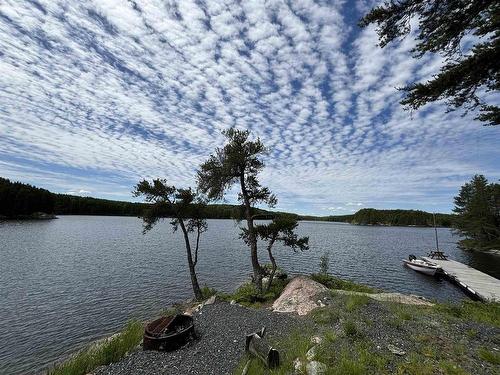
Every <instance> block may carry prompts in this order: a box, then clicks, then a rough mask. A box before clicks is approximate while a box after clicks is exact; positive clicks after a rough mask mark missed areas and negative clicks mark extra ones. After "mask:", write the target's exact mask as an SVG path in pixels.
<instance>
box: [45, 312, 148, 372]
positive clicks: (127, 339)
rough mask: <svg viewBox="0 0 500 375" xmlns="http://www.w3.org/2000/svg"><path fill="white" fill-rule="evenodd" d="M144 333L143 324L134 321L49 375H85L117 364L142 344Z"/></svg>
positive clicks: (70, 359) (62, 364)
mask: <svg viewBox="0 0 500 375" xmlns="http://www.w3.org/2000/svg"><path fill="white" fill-rule="evenodd" d="M143 333H144V326H143V324H142V323H141V322H139V321H132V322H130V323H128V325H127V327H126V328H125V329H124V330H123V331H122V332H120V333H119V334H117V335H116V336H113V337H111V338H109V339H106V340H103V341H102V342H99V343H97V344H94V345H92V346H90V347H89V348H87V349H85V350H83V351H81V352H79V353H77V354H75V355H74V356H72V357H71V358H69V359H68V360H67V361H65V362H63V363H61V364H59V365H56V366H55V367H54V368H53V369H51V370H49V371H48V375H85V374H88V373H89V372H91V371H92V370H94V369H95V368H97V367H98V366H102V365H107V364H109V363H113V362H117V361H118V360H120V359H121V358H123V357H124V356H125V354H127V353H128V352H129V351H131V350H132V349H134V348H135V347H136V346H137V345H138V344H139V343H140V341H141V339H142V335H143Z"/></svg>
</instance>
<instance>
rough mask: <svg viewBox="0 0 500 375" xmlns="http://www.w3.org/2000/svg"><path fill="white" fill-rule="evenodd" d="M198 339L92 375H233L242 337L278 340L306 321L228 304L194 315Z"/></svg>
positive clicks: (242, 348)
mask: <svg viewBox="0 0 500 375" xmlns="http://www.w3.org/2000/svg"><path fill="white" fill-rule="evenodd" d="M193 317H194V319H195V326H196V330H197V334H198V336H199V337H198V339H197V340H196V341H194V342H193V343H191V344H189V345H188V346H186V347H184V348H182V349H179V350H177V351H174V352H154V351H142V350H139V351H135V352H133V353H131V354H129V355H128V356H127V357H125V358H123V359H122V360H121V361H120V362H117V363H114V364H111V365H109V366H103V367H100V368H98V369H97V370H95V371H94V374H95V375H126V374H130V375H132V374H134V375H141V374H144V375H145V374H148V375H160V374H161V375H166V374H169V375H170V374H171V375H183V374H193V375H194V374H196V375H211V374H213V375H225V374H232V372H233V370H234V369H235V367H236V366H237V365H238V362H239V360H240V359H241V357H242V355H243V354H244V351H245V335H246V334H248V333H252V332H255V331H258V330H260V329H261V328H262V327H263V326H265V327H267V335H272V336H275V337H276V336H280V335H283V334H286V333H289V332H290V331H291V330H293V329H297V328H300V327H301V326H303V325H304V324H306V323H307V321H306V320H305V319H303V318H300V317H298V316H297V315H292V314H284V313H273V312H271V311H269V310H265V309H262V310H255V309H248V308H245V307H243V306H240V305H231V304H229V303H227V302H216V303H214V304H212V305H206V306H204V307H203V309H202V310H201V311H199V312H196V313H195V314H194V315H193Z"/></svg>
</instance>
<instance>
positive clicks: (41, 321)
mask: <svg viewBox="0 0 500 375" xmlns="http://www.w3.org/2000/svg"><path fill="white" fill-rule="evenodd" d="M141 230H142V222H141V220H140V219H137V218H132V217H97V216H61V217H60V218H59V219H58V220H51V221H29V222H4V223H0V301H1V304H0V337H1V338H2V345H1V346H0V373H1V374H34V373H39V372H40V371H43V370H44V369H45V368H47V366H48V365H50V364H52V363H54V362H55V361H58V360H61V359H62V358H64V357H65V356H67V355H69V354H71V353H73V352H75V351H76V350H78V349H80V348H82V347H83V346H85V345H86V344H88V343H89V342H91V341H93V340H96V339H99V338H102V337H104V336H106V335H109V334H111V333H114V332H116V331H117V330H119V329H121V328H122V327H123V326H124V324H125V323H126V322H127V320H129V319H131V318H139V319H148V318H151V317H153V316H155V314H157V313H159V312H160V311H161V310H162V309H164V308H166V307H168V306H169V305H170V304H172V303H173V302H176V301H183V300H186V299H187V298H189V297H191V295H192V293H191V284H190V279H189V274H188V270H187V264H186V255H185V249H184V244H183V240H182V236H181V234H180V233H172V230H171V228H170V226H169V225H168V221H164V222H163V223H162V224H160V225H158V226H157V227H155V228H154V229H153V230H152V231H151V232H149V233H147V234H146V235H142V232H141ZM299 232H300V234H301V235H308V236H310V247H311V248H310V250H308V251H306V252H303V253H294V252H293V251H291V250H289V249H284V248H281V247H279V246H277V247H276V249H275V253H276V257H277V259H278V264H279V265H280V266H282V267H283V268H284V269H285V270H286V271H288V272H289V273H292V274H294V273H311V272H315V271H317V270H318V264H319V257H320V256H321V255H322V254H323V253H325V252H329V254H330V272H331V273H333V274H335V275H338V276H340V277H343V278H346V279H350V280H353V281H357V282H362V283H366V284H368V285H371V286H374V287H378V288H382V289H385V290H387V291H395V292H403V293H414V294H419V295H423V296H425V297H429V298H434V299H437V300H451V301H458V300H460V299H463V298H466V297H465V296H464V295H463V294H462V292H461V291H460V290H459V289H457V288H456V287H455V286H453V285H451V284H450V283H449V282H447V281H444V280H442V281H439V280H436V279H434V278H430V277H427V276H423V275H420V274H417V273H416V272H414V271H412V270H409V269H407V268H405V267H403V266H402V262H401V260H402V259H403V258H405V259H406V258H407V257H408V254H415V255H417V256H419V255H425V254H426V253H427V252H428V250H429V249H432V248H434V246H435V245H434V230H433V229H432V228H415V227H405V228H403V227H373V226H354V225H349V224H343V223H330V222H301V223H300V225H299ZM439 239H440V247H441V248H442V249H443V250H444V251H445V252H446V253H447V254H449V255H450V256H451V258H453V259H455V260H458V261H461V262H463V263H466V264H469V265H471V266H472V267H475V268H477V269H480V270H482V271H484V272H486V273H489V274H491V275H493V276H495V277H497V278H500V257H498V256H495V255H488V254H477V253H467V252H464V251H461V250H459V249H458V248H457V246H456V241H457V240H458V238H457V237H455V236H453V235H452V233H451V231H450V230H449V229H445V228H440V229H439ZM260 259H261V260H265V259H267V257H266V254H265V253H264V252H262V253H261V255H260ZM198 263H199V264H198V279H199V281H200V284H201V285H203V284H207V285H209V286H211V287H215V288H216V289H218V290H223V291H231V290H232V289H233V288H235V287H236V286H237V285H238V284H240V283H242V282H243V281H245V280H246V279H247V278H248V276H249V274H250V270H251V266H250V256H249V251H248V249H247V248H246V247H245V246H244V245H243V243H242V242H241V240H240V239H239V238H238V227H237V226H236V224H235V223H234V222H233V221H232V220H209V230H208V232H207V233H205V234H204V236H203V237H202V240H201V250H200V254H199V262H198Z"/></svg>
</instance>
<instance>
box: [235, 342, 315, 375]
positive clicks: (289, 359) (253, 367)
mask: <svg viewBox="0 0 500 375" xmlns="http://www.w3.org/2000/svg"><path fill="white" fill-rule="evenodd" d="M270 342H271V344H272V345H273V347H275V348H276V349H278V351H279V352H280V366H279V367H278V368H276V369H273V370H268V369H267V368H266V367H265V366H264V365H263V364H262V362H261V361H260V360H258V359H256V358H252V357H249V356H248V355H245V356H244V357H243V358H242V360H241V361H240V364H239V366H238V367H237V368H236V370H235V372H234V374H235V375H240V374H241V373H242V371H243V368H244V367H245V364H246V363H247V361H250V364H249V368H248V373H247V374H248V375H262V374H269V375H287V374H290V373H293V370H294V364H293V361H294V360H295V359H296V358H300V359H301V361H302V363H306V362H305V357H306V353H307V351H308V350H309V349H310V348H311V347H312V345H313V344H312V343H311V334H310V332H293V333H292V334H290V335H289V336H287V337H284V338H281V339H278V340H271V341H270ZM303 370H305V369H303ZM304 373H305V372H304Z"/></svg>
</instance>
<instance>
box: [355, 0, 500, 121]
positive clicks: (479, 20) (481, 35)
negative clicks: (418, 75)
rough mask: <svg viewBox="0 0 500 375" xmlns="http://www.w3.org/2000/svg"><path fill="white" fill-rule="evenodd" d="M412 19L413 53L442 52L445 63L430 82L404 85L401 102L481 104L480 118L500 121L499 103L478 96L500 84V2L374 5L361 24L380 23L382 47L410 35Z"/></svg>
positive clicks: (430, 0) (414, 0) (424, 0)
mask: <svg viewBox="0 0 500 375" xmlns="http://www.w3.org/2000/svg"><path fill="white" fill-rule="evenodd" d="M413 18H416V19H418V22H419V24H418V31H417V33H418V35H417V37H416V38H417V45H416V47H415V48H414V50H413V53H414V56H415V57H416V58H421V57H422V56H424V55H428V54H432V53H440V54H441V55H443V56H444V58H445V59H446V64H445V65H444V66H443V67H442V68H441V71H440V72H439V73H438V74H437V75H435V76H434V77H433V78H432V79H431V80H429V81H427V82H416V83H413V84H410V85H409V86H407V87H405V88H404V90H405V91H406V97H405V98H404V99H403V100H402V101H401V104H403V105H405V106H406V107H407V108H409V109H418V108H420V107H421V106H423V105H424V104H426V103H430V102H434V101H436V100H440V99H446V100H447V102H448V108H449V109H450V110H453V109H456V108H459V107H464V108H465V109H466V110H471V109H475V108H477V107H479V109H480V114H479V115H478V116H477V117H476V119H479V120H480V121H483V122H485V123H486V124H488V125H498V124H500V107H498V105H497V104H488V103H486V102H484V101H483V100H481V99H480V98H479V97H478V95H477V93H478V92H481V91H486V92H488V91H498V90H499V88H500V69H499V68H500V2H498V1H494V0H399V1H393V0H392V1H387V2H385V3H384V4H383V5H381V6H377V7H375V8H373V9H372V10H371V11H370V12H369V13H368V14H366V15H365V16H364V17H363V18H362V19H361V21H360V23H359V24H360V26H361V27H366V26H368V25H370V24H376V25H377V32H378V35H379V40H380V46H381V47H385V46H386V45H387V44H389V43H391V42H393V41H395V40H398V39H400V38H401V37H404V36H406V35H407V34H409V33H410V29H411V27H410V24H411V21H412V19H413ZM464 40H467V41H468V42H471V41H472V43H473V46H472V48H471V49H470V51H466V53H464V52H463V51H462V46H463V44H464V43H462V42H463V41H464Z"/></svg>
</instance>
